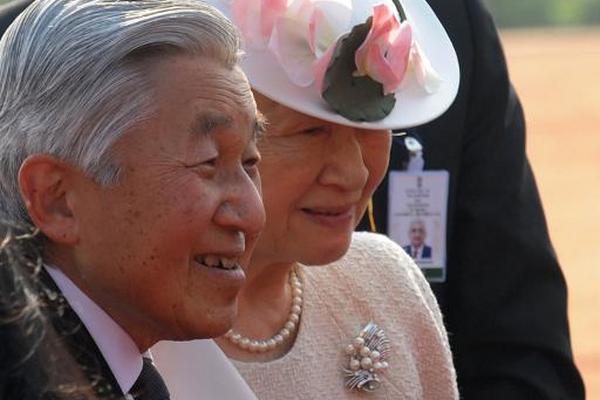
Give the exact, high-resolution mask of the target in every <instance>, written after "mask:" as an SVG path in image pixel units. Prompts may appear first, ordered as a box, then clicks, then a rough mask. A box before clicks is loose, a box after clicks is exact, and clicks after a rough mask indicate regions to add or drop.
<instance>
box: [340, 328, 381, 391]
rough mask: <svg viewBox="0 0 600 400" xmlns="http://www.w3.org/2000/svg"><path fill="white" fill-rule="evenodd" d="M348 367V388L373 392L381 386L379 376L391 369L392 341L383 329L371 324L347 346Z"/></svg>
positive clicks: (346, 374)
mask: <svg viewBox="0 0 600 400" xmlns="http://www.w3.org/2000/svg"><path fill="white" fill-rule="evenodd" d="M345 352H346V355H347V356H348V358H349V360H348V365H347V367H346V368H344V376H345V381H346V388H348V389H349V390H357V391H359V390H362V391H364V392H372V391H374V390H376V389H377V388H378V387H379V386H381V381H380V380H379V375H380V374H382V373H384V372H385V370H386V369H387V368H388V367H389V365H388V362H387V359H388V355H389V353H390V341H389V340H388V338H387V336H386V335H385V332H384V331H383V329H381V328H379V327H378V326H377V325H376V324H375V323H373V322H369V323H368V324H367V325H366V326H365V327H364V328H363V329H361V331H360V333H359V334H358V336H357V337H355V338H354V339H352V343H351V344H349V345H348V346H346V349H345Z"/></svg>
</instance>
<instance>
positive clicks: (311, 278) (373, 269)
mask: <svg viewBox="0 0 600 400" xmlns="http://www.w3.org/2000/svg"><path fill="white" fill-rule="evenodd" d="M213 3H214V2H213ZM228 4H230V3H228ZM216 6H217V7H218V8H220V9H221V10H222V11H224V12H225V13H226V14H228V15H229V16H231V17H232V18H233V20H234V21H235V22H236V24H237V25H238V27H239V28H240V30H241V31H242V33H243V35H244V37H245V39H246V43H247V48H246V51H247V59H246V60H245V64H244V65H243V68H244V72H246V74H247V75H248V77H249V80H250V82H251V84H252V86H253V89H254V91H255V96H256V100H257V104H258V108H259V109H260V110H261V111H262V112H263V113H264V114H265V115H266V117H267V120H268V121H269V126H268V129H267V132H266V134H265V136H264V137H263V139H262V140H261V143H260V151H261V154H262V163H261V164H260V167H259V170H260V173H261V179H262V186H263V199H264V204H265V209H266V212H267V225H266V228H265V230H264V231H263V233H262V236H261V238H260V240H259V243H258V245H257V247H256V249H255V252H254V254H253V257H252V262H251V265H250V267H249V271H248V280H247V284H246V286H245V287H244V288H243V290H242V292H241V294H240V297H239V316H238V319H237V321H236V323H235V324H234V328H233V329H232V330H231V331H230V332H228V333H227V334H226V335H225V336H224V337H222V338H220V339H218V340H217V343H218V345H219V346H220V347H221V349H222V350H223V351H224V352H225V354H226V355H227V356H229V358H230V359H231V360H232V362H233V364H234V365H235V367H236V368H237V369H238V371H239V372H240V373H241V375H242V376H243V377H244V378H245V379H246V381H247V382H248V384H249V385H250V387H251V388H252V389H253V390H254V392H255V393H256V395H257V397H258V398H261V399H343V398H354V397H355V396H356V395H360V394H364V393H365V392H373V393H370V394H369V395H368V396H370V398H375V399H453V398H457V397H458V395H457V390H456V384H455V375H454V369H453V366H452V361H451V356H450V351H449V347H448V342H447V337H446V332H445V330H444V326H443V323H442V318H441V315H440V312H439V309H438V306H437V303H436V301H435V299H434V297H433V295H432V293H431V290H430V288H429V286H428V284H427V282H426V281H425V279H424V278H423V276H422V274H421V272H420V271H419V269H418V267H417V266H416V265H415V264H414V263H413V261H412V260H411V259H410V257H409V256H408V255H407V254H406V253H404V251H403V250H402V249H401V248H400V247H399V246H397V245H396V244H395V243H393V242H391V241H390V240H388V239H387V238H385V237H383V236H380V235H376V234H371V233H353V230H354V227H355V226H356V224H357V223H358V221H359V220H360V218H361V216H362V215H363V213H364V212H365V210H366V208H367V205H368V202H369V199H370V196H371V195H372V193H373V191H374V190H375V188H376V186H377V185H378V184H379V182H380V181H381V179H382V177H383V175H384V172H385V169H386V167H387V162H388V152H389V147H390V131H389V129H390V128H402V127H407V126H410V125H414V124H418V123H422V122H425V121H427V120H430V119H433V118H434V117H436V116H437V115H439V114H440V113H441V112H443V111H444V110H445V108H446V107H447V106H448V105H449V103H450V102H451V101H452V99H453V97H454V95H455V93H456V85H457V73H458V70H457V64H456V58H455V55H454V52H453V49H452V47H451V45H450V43H449V41H448V38H447V37H446V35H445V32H444V31H443V28H441V26H440V25H439V22H437V19H436V18H435V16H434V15H433V13H432V12H431V10H430V9H429V8H428V6H427V5H426V4H425V3H424V2H422V1H420V0H412V1H405V4H404V8H402V6H400V5H399V4H397V3H396V4H394V3H392V2H384V3H380V4H375V2H372V1H365V0H360V1H359V0H357V1H354V2H352V3H344V2H342V1H339V2H327V3H325V2H318V1H315V2H308V1H306V2H303V1H296V2H294V3H291V4H287V2H277V1H272V2H262V3H261V4H259V3H258V2H252V1H241V0H240V1H234V2H233V4H232V5H231V6H229V5H226V4H220V3H218V4H216ZM230 7H231V8H230ZM261 7H263V8H261ZM405 16H409V17H410V20H409V22H405V21H404V22H402V23H400V21H401V20H404V18H405ZM369 17H371V18H369ZM409 23H410V24H412V25H413V26H412V27H411V25H409ZM253 24H254V25H253ZM417 28H418V29H419V33H420V34H419V35H417V33H416V32H417ZM413 29H414V30H415V34H414V37H413ZM340 34H342V35H344V34H347V36H341V37H340ZM331 38H333V40H330V41H328V40H329V39H331ZM303 46H304V47H303ZM427 56H430V57H432V59H431V64H430V63H429V61H427ZM433 67H435V69H436V71H437V72H436V71H434V69H433ZM407 70H409V75H407V76H405V72H406V71H407ZM428 91H429V92H432V93H431V94H428ZM319 95H320V96H319ZM323 100H324V101H323ZM170 346H171V345H170V344H169V345H164V346H163V347H161V348H158V349H156V351H155V355H156V357H157V363H158V365H159V367H162V371H163V375H164V376H165V377H166V380H167V382H168V384H170V390H171V392H172V393H173V394H174V395H175V396H176V397H178V398H182V399H185V398H188V397H187V396H190V397H189V398H193V391H192V390H189V387H191V386H190V385H193V383H191V382H187V383H186V382H182V381H180V380H179V381H177V382H176V376H177V374H178V370H181V369H182V367H183V366H184V365H185V368H186V369H187V368H194V367H195V366H194V365H193V364H192V363H190V361H189V360H190V357H191V356H189V355H188V354H192V353H194V352H195V351H197V348H196V347H197V346H198V344H197V343H196V344H194V343H192V344H184V345H183V346H186V348H187V354H185V353H184V354H182V353H179V354H180V356H179V357H172V354H173V353H172V352H173V351H174V348H173V347H170ZM170 354H171V356H170ZM197 379H200V380H201V379H202V377H201V376H200V374H198V376H197Z"/></svg>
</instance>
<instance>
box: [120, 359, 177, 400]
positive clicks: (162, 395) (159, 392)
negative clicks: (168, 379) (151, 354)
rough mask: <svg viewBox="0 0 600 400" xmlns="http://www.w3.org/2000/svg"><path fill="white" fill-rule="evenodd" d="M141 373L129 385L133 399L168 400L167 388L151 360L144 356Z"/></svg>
mask: <svg viewBox="0 0 600 400" xmlns="http://www.w3.org/2000/svg"><path fill="white" fill-rule="evenodd" d="M143 360H144V366H143V367H142V373H141V374H140V376H139V377H138V378H137V381H135V383H134V384H133V386H132V387H131V390H130V391H129V393H130V394H131V395H132V396H133V398H134V399H135V400H169V399H170V397H169V390H168V389H167V386H166V385H165V381H163V379H162V377H161V376H160V374H159V373H158V371H157V370H156V367H155V366H154V364H152V360H150V359H149V358H146V357H144V358H143Z"/></svg>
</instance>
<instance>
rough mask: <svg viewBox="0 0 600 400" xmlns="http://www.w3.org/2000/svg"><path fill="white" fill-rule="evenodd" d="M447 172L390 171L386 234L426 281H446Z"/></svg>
mask: <svg viewBox="0 0 600 400" xmlns="http://www.w3.org/2000/svg"><path fill="white" fill-rule="evenodd" d="M448 181H449V174H448V171H390V173H389V188H388V189H389V191H388V193H389V194H388V196H389V198H388V235H389V237H390V238H391V239H392V240H394V241H395V242H396V243H398V244H399V245H400V246H402V248H403V249H404V251H406V252H407V253H408V254H409V255H410V256H411V257H412V258H413V259H414V260H415V262H416V263H417V265H418V266H419V267H420V268H421V270H422V271H423V274H424V275H425V277H426V278H427V280H428V281H429V282H444V281H445V280H446V213H447V204H448Z"/></svg>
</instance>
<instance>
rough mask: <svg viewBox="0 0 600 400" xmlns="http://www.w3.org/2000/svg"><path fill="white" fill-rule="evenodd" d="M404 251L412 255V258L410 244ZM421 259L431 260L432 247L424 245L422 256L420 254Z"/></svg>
mask: <svg viewBox="0 0 600 400" xmlns="http://www.w3.org/2000/svg"><path fill="white" fill-rule="evenodd" d="M403 249H404V251H405V252H407V253H408V254H410V255H411V256H412V254H411V251H412V246H411V245H410V244H409V245H407V246H404V247H403ZM419 258H431V246H427V245H424V246H423V249H422V250H421V254H420V256H419Z"/></svg>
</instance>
